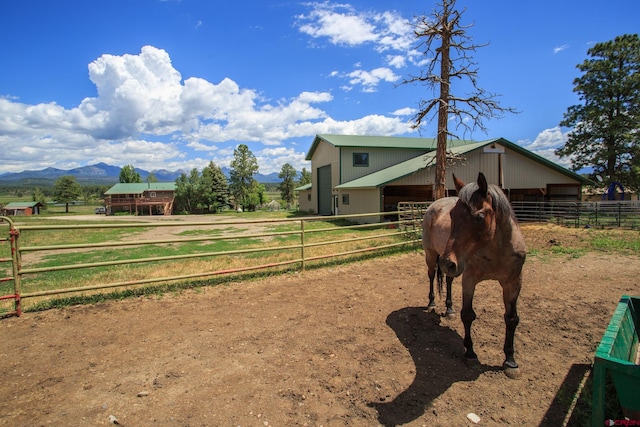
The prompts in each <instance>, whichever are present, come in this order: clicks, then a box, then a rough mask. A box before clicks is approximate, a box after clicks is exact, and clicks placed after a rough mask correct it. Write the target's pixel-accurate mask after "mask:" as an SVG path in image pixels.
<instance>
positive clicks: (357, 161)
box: [353, 153, 369, 167]
mask: <svg viewBox="0 0 640 427" xmlns="http://www.w3.org/2000/svg"><path fill="white" fill-rule="evenodd" d="M353 166H361V167H367V166H369V153H353Z"/></svg>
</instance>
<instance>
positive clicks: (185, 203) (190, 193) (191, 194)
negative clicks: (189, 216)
mask: <svg viewBox="0 0 640 427" xmlns="http://www.w3.org/2000/svg"><path fill="white" fill-rule="evenodd" d="M199 182H200V173H199V172H198V169H196V168H193V169H192V170H191V173H190V174H189V176H187V174H184V173H183V174H180V176H179V177H178V179H176V192H175V197H174V203H175V204H176V210H177V211H178V212H189V213H191V212H193V210H194V209H195V208H196V207H197V206H198V185H199Z"/></svg>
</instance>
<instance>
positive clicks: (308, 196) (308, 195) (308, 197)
mask: <svg viewBox="0 0 640 427" xmlns="http://www.w3.org/2000/svg"><path fill="white" fill-rule="evenodd" d="M307 201H308V202H310V201H311V193H309V194H307Z"/></svg>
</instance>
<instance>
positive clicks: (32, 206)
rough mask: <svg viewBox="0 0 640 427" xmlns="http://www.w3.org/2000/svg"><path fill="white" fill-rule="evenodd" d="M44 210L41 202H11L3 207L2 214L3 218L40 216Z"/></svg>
mask: <svg viewBox="0 0 640 427" xmlns="http://www.w3.org/2000/svg"><path fill="white" fill-rule="evenodd" d="M40 210H42V203H40V202H11V203H9V204H7V205H6V206H3V207H2V209H1V210H0V212H1V213H2V215H3V216H21V215H23V216H29V215H39V214H40Z"/></svg>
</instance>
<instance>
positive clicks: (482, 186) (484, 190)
mask: <svg viewBox="0 0 640 427" xmlns="http://www.w3.org/2000/svg"><path fill="white" fill-rule="evenodd" d="M478 187H479V188H480V191H482V194H487V189H488V187H489V186H488V185H487V178H485V177H484V174H483V173H482V172H480V173H478Z"/></svg>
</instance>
